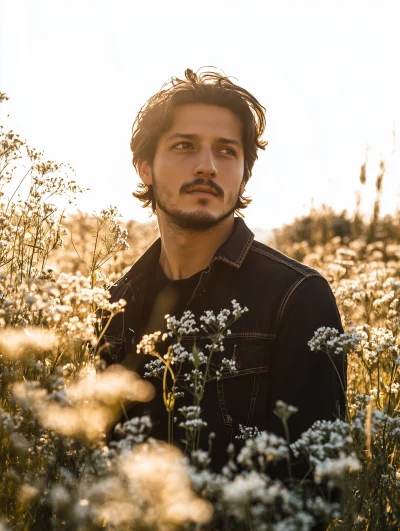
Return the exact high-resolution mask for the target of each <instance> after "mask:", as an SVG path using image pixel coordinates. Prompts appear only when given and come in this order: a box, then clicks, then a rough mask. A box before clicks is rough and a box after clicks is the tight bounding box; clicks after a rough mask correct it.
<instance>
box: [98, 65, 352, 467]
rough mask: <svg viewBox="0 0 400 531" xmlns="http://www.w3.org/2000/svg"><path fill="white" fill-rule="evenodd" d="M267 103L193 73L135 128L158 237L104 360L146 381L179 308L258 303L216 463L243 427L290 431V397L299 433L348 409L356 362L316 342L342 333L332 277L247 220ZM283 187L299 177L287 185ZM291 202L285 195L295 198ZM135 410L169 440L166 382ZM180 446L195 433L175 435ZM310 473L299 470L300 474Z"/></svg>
mask: <svg viewBox="0 0 400 531" xmlns="http://www.w3.org/2000/svg"><path fill="white" fill-rule="evenodd" d="M264 128H265V109H264V107H262V106H261V105H260V103H259V102H258V101H257V100H256V98H254V97H253V96H252V95H251V94H250V93H249V92H247V91H246V90H245V89H243V88H241V87H239V86H237V85H235V84H234V83H232V82H231V81H230V80H229V79H228V78H227V77H224V76H222V75H219V74H217V73H213V72H203V73H201V74H199V75H197V74H195V73H193V72H192V71H191V70H186V72H185V79H177V78H174V79H172V82H171V84H170V85H169V86H164V87H163V89H162V90H161V91H160V92H158V93H157V94H155V95H154V96H153V97H152V98H150V99H149V101H148V102H147V103H146V104H145V105H144V107H143V108H142V109H141V110H140V112H139V114H138V116H137V118H136V121H135V123H134V126H133V134H132V139H131V144H130V146H131V150H132V153H133V165H134V167H135V168H136V169H137V171H138V173H139V176H140V178H141V180H142V184H141V185H140V189H139V191H138V192H137V193H134V194H133V195H134V196H135V197H136V198H138V199H140V200H141V201H143V202H144V206H149V207H151V208H152V210H153V212H154V213H155V214H156V216H157V220H158V226H159V229H160V234H161V238H159V239H158V240H157V241H156V242H155V243H154V244H153V245H152V246H151V247H150V248H149V249H148V250H147V251H146V252H145V253H144V255H143V256H142V257H141V258H140V259H139V260H138V261H137V262H136V263H135V264H134V266H133V267H132V268H131V269H130V271H128V273H126V275H124V276H123V277H122V278H121V279H120V280H119V281H118V282H117V283H116V284H115V285H114V286H113V287H112V288H111V293H112V300H118V299H120V298H123V299H125V300H126V302H127V305H126V307H125V312H124V313H121V314H119V315H117V316H116V317H115V318H114V319H113V320H112V322H111V325H110V327H109V329H108V330H107V334H106V340H107V343H108V345H106V347H105V348H103V351H102V355H103V358H104V359H105V360H106V361H107V362H108V363H123V364H124V365H126V366H128V367H130V368H132V369H133V370H135V371H137V372H138V373H139V374H141V375H142V376H143V374H144V372H145V369H144V364H145V363H147V362H148V361H149V358H148V357H147V358H146V357H145V356H144V355H143V354H137V353H136V345H137V343H138V342H139V341H140V340H141V338H142V336H143V335H144V334H146V333H153V332H155V331H156V330H160V331H163V330H165V318H164V316H165V315H166V314H170V315H175V316H176V317H178V318H180V317H181V316H182V314H183V312H184V311H185V310H191V311H192V312H193V313H194V314H195V316H196V317H199V316H200V315H201V314H202V313H203V312H204V311H206V310H213V311H214V312H215V313H216V314H217V313H218V312H219V311H220V310H221V309H224V308H231V307H232V305H231V301H232V300H233V299H236V300H237V301H238V302H239V303H240V305H241V306H242V307H244V306H247V308H248V309H249V311H248V312H246V313H245V314H244V315H243V316H242V317H241V318H240V319H239V320H238V321H236V322H235V323H234V325H233V326H232V327H231V332H232V333H231V335H229V336H227V338H226V340H225V343H224V346H225V351H224V356H225V357H227V358H234V359H235V360H236V365H237V369H238V371H237V373H235V374H233V375H225V376H223V377H221V378H220V379H219V380H213V381H211V382H209V383H208V384H207V385H206V392H205V395H204V399H203V401H202V413H203V415H202V417H203V420H205V421H206V422H207V428H206V429H203V432H204V434H203V439H202V445H203V446H204V447H207V434H208V433H209V432H211V431H213V432H215V434H216V438H215V440H214V443H213V450H212V467H213V468H214V469H216V470H219V469H220V468H221V467H222V466H223V464H225V462H226V460H227V454H226V447H227V446H228V444H229V443H231V442H233V443H234V444H239V441H238V439H236V436H237V435H238V434H239V425H240V424H241V425H244V426H252V427H257V428H258V429H259V430H268V431H272V432H274V433H276V434H278V435H281V436H284V430H283V427H282V425H281V421H280V420H279V419H278V417H277V416H276V415H275V414H274V408H275V403H276V401H277V400H283V401H284V402H286V403H287V404H290V405H292V406H295V407H297V408H298V413H296V414H294V415H292V417H291V418H290V420H289V431H290V439H291V442H293V441H294V440H296V439H297V438H298V437H299V436H300V434H301V433H302V432H304V431H305V430H307V429H308V428H309V427H310V426H311V425H312V423H313V422H314V421H316V420H318V419H332V420H334V419H335V418H338V417H339V418H343V417H344V414H345V396H344V392H343V387H342V384H341V382H340V381H339V378H338V372H339V374H340V375H341V376H342V379H343V382H342V383H344V384H345V381H346V360H345V359H340V358H339V357H338V358H337V360H336V363H337V367H336V369H335V367H334V366H333V364H332V362H331V361H330V360H329V359H328V357H327V355H326V354H323V353H321V352H311V351H310V348H309V347H308V345H307V343H308V341H309V340H310V339H311V338H312V336H313V334H314V331H315V330H317V328H319V327H321V326H328V327H333V328H336V329H338V330H340V331H341V332H342V331H343V329H342V325H341V321H340V316H339V312H338V309H337V306H336V303H335V299H334V296H333V294H332V291H331V289H330V287H329V285H328V282H327V281H326V280H325V279H324V278H323V277H322V276H321V275H320V274H319V273H318V272H317V271H315V270H313V269H311V268H309V267H307V266H305V265H303V264H301V263H299V262H297V261H295V260H293V259H291V258H289V257H287V256H285V255H283V254H281V253H279V252H278V251H276V250H274V249H272V248H270V247H268V246H267V245H264V244H262V243H260V242H257V241H255V240H254V235H253V233H252V232H251V230H250V229H249V228H248V227H247V226H246V224H245V223H244V221H243V219H242V218H241V217H237V216H235V213H237V214H238V215H239V216H240V215H241V210H242V209H244V208H246V207H247V206H248V204H249V203H250V200H249V199H246V198H245V197H244V196H243V194H244V191H245V186H246V183H247V181H248V180H249V178H250V176H251V172H252V168H253V165H254V162H255V160H256V159H257V150H258V149H265V146H266V145H267V142H265V141H263V140H262V139H261V137H262V134H263V132H264ZM283 186H286V185H285V184H284V183H283ZM281 199H282V201H284V195H282V198H281ZM153 383H154V385H155V386H156V396H155V398H154V400H153V401H152V402H150V403H148V404H138V405H136V406H135V407H134V408H133V410H132V411H131V412H130V416H133V415H134V416H137V415H143V414H150V415H151V417H152V421H153V425H154V431H153V433H152V435H153V436H154V437H156V438H159V439H164V440H166V438H167V429H166V426H167V421H166V419H167V415H166V412H165V410H164V407H163V403H162V385H161V383H160V382H159V381H157V380H153ZM175 433H176V441H177V444H179V440H180V439H181V438H182V435H183V433H179V430H178V429H176V430H175ZM299 473H300V472H299Z"/></svg>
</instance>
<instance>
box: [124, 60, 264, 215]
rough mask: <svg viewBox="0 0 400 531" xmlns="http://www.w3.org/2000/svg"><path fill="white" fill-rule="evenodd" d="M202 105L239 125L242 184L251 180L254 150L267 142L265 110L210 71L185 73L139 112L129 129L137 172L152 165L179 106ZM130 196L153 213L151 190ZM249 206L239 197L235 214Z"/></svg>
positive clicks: (144, 188) (141, 189)
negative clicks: (233, 117) (214, 107)
mask: <svg viewBox="0 0 400 531" xmlns="http://www.w3.org/2000/svg"><path fill="white" fill-rule="evenodd" d="M191 103H203V104H204V103H205V104H209V105H218V106H219V107H224V108H226V109H229V110H231V111H232V112H233V113H234V114H235V115H236V116H237V117H238V118H239V119H240V120H241V122H242V127H243V129H242V133H243V144H244V146H243V147H244V174H243V179H244V183H245V184H246V183H247V181H248V180H249V179H250V177H251V172H252V169H253V166H254V162H255V161H256V159H257V158H258V155H257V150H258V149H265V147H266V146H267V144H268V142H266V141H265V140H262V138H261V136H262V134H263V132H264V129H265V108H264V107H263V106H262V105H261V104H260V103H259V101H258V100H257V99H256V98H255V97H254V96H253V95H252V94H250V92H248V91H247V90H245V89H244V88H242V87H239V85H235V83H233V82H232V81H231V80H230V79H229V78H228V77H226V76H225V75H222V74H220V73H218V72H214V71H207V70H206V71H202V69H200V70H199V71H198V72H197V73H194V72H193V71H192V70H190V69H189V68H188V69H187V70H185V79H179V78H178V77H173V78H172V79H171V80H170V81H169V82H167V83H165V84H164V85H163V86H162V87H161V90H160V91H159V92H157V94H155V95H154V96H152V97H151V98H150V99H149V100H148V101H147V102H146V103H145V104H144V105H143V107H142V108H141V109H140V111H139V112H138V115H137V117H136V119H135V121H134V123H133V126H132V137H131V142H130V147H131V151H132V153H133V158H132V162H133V165H134V167H135V169H136V171H138V166H139V161H140V160H146V161H147V162H148V163H149V164H150V165H151V164H152V163H153V159H154V155H155V152H156V149H157V143H158V140H159V138H160V136H161V135H162V134H163V133H165V132H166V131H168V130H169V129H170V128H171V126H172V122H173V119H174V109H175V108H176V107H178V106H180V105H187V104H191ZM138 186H139V188H138V190H137V191H136V192H133V194H132V195H133V196H134V197H136V198H137V199H139V200H140V201H142V202H143V207H148V206H151V208H152V211H153V213H154V212H155V211H156V202H155V199H154V193H153V187H152V186H151V185H149V186H147V185H145V184H144V183H140V184H139V185H138ZM250 203H251V199H250V198H246V197H244V196H243V195H240V196H239V198H238V202H237V204H236V210H235V212H236V213H237V214H239V215H240V216H242V214H241V212H240V210H241V209H244V208H246V207H247V206H248V205H249V204H250Z"/></svg>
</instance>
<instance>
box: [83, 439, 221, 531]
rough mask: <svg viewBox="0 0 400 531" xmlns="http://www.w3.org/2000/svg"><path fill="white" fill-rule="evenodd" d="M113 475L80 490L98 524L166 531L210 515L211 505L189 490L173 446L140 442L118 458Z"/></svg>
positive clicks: (179, 458) (203, 520) (188, 480)
mask: <svg viewBox="0 0 400 531" xmlns="http://www.w3.org/2000/svg"><path fill="white" fill-rule="evenodd" d="M115 473H116V475H115V476H112V477H105V478H104V479H100V480H99V481H97V482H96V483H94V484H93V483H92V484H91V485H88V486H83V488H82V494H83V495H84V498H85V500H86V501H87V504H88V505H89V507H90V508H91V511H92V519H93V521H94V523H95V524H97V525H100V526H107V527H109V528H111V529H118V530H121V529H139V528H140V529H155V530H160V531H164V530H165V531H167V530H172V529H177V528H180V526H182V525H183V524H185V523H187V522H194V523H196V524H204V523H206V522H208V521H209V520H210V519H211V518H212V514H213V510H212V506H211V504H210V503H209V502H207V501H205V500H202V499H201V498H198V497H197V496H196V495H195V494H194V493H193V492H192V490H191V487H190V479H189V476H188V472H187V469H186V467H185V463H184V458H183V455H182V454H181V452H180V451H179V450H177V449H176V448H173V447H170V446H167V445H166V444H162V443H158V442H157V443H155V444H154V443H153V444H143V445H140V446H138V447H137V448H136V449H135V450H134V451H133V452H132V453H131V454H126V453H125V454H123V455H121V456H120V457H119V458H118V460H117V462H116V468H115ZM81 501H82V500H81ZM136 526H137V527H136Z"/></svg>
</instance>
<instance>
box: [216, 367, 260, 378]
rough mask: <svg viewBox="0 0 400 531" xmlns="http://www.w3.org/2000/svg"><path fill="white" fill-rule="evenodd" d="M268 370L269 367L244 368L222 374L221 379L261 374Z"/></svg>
mask: <svg viewBox="0 0 400 531" xmlns="http://www.w3.org/2000/svg"><path fill="white" fill-rule="evenodd" d="M266 372H268V367H254V368H252V369H242V370H241V371H236V372H234V373H232V374H230V373H228V374H221V376H220V377H219V379H220V380H227V379H228V378H237V377H238V376H244V375H246V374H260V373H266Z"/></svg>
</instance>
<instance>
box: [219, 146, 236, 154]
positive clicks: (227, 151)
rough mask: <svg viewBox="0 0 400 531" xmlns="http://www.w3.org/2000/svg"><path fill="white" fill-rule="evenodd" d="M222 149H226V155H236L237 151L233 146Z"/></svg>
mask: <svg viewBox="0 0 400 531" xmlns="http://www.w3.org/2000/svg"><path fill="white" fill-rule="evenodd" d="M221 151H226V155H236V151H235V150H234V149H232V148H228V147H224V148H222V150H221Z"/></svg>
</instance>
